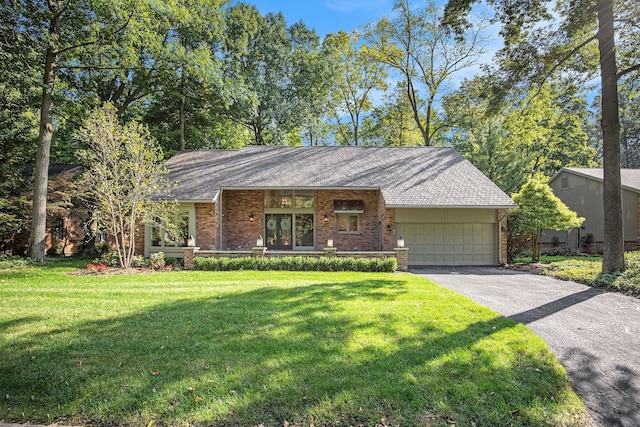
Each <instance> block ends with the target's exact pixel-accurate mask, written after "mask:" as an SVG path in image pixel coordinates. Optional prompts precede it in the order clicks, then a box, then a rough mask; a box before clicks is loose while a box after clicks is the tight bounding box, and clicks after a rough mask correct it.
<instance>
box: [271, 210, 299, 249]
mask: <svg viewBox="0 0 640 427" xmlns="http://www.w3.org/2000/svg"><path fill="white" fill-rule="evenodd" d="M265 224H266V236H267V239H266V244H267V249H274V250H291V249H293V238H292V230H291V229H292V227H293V215H291V214H267V215H266V221H265Z"/></svg>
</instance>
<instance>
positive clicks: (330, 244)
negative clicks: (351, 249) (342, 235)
mask: <svg viewBox="0 0 640 427" xmlns="http://www.w3.org/2000/svg"><path fill="white" fill-rule="evenodd" d="M327 247H328V248H332V247H333V237H331V236H329V238H328V239H327Z"/></svg>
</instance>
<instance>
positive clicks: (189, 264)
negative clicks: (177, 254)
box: [182, 246, 200, 270]
mask: <svg viewBox="0 0 640 427" xmlns="http://www.w3.org/2000/svg"><path fill="white" fill-rule="evenodd" d="M199 249H200V248H199V247H197V246H185V247H184V258H183V259H182V260H183V262H184V269H185V270H193V259H194V258H195V256H196V252H198V250H199Z"/></svg>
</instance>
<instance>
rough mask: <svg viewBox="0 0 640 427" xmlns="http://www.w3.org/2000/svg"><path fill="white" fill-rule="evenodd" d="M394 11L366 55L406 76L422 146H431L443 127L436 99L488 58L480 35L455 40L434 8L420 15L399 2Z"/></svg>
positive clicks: (470, 31) (375, 31)
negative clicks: (482, 58) (458, 77)
mask: <svg viewBox="0 0 640 427" xmlns="http://www.w3.org/2000/svg"><path fill="white" fill-rule="evenodd" d="M393 11H394V13H393V15H391V17H385V18H382V19H381V20H380V21H378V22H376V23H375V24H373V25H370V26H369V28H368V30H367V35H366V37H365V38H366V40H367V43H368V45H367V46H366V47H365V52H366V53H367V54H368V55H369V56H370V58H371V59H372V60H374V61H378V62H380V63H382V64H384V65H385V66H386V67H388V68H390V69H391V70H394V71H395V72H397V73H399V74H400V75H401V76H402V79H403V87H402V93H404V95H405V96H406V97H407V100H408V101H409V104H410V105H411V109H412V111H413V119H414V120H415V122H416V125H417V127H418V129H419V130H420V133H421V134H422V138H423V143H424V145H432V144H433V138H434V135H436V134H438V132H439V131H440V127H441V126H443V125H444V124H443V123H442V122H438V123H436V122H435V120H434V117H435V116H436V111H435V109H436V104H437V101H438V98H437V97H438V96H440V95H441V92H442V91H443V89H444V88H445V86H446V84H447V83H448V82H449V81H450V80H451V78H452V76H453V75H454V74H455V73H457V72H458V71H460V70H463V69H465V68H468V67H470V66H472V65H474V64H475V63H476V61H477V59H478V57H479V56H480V55H481V54H482V53H483V52H484V48H483V41H482V39H481V36H480V30H479V29H475V28H473V27H472V26H471V25H469V26H468V27H467V28H466V29H465V32H464V34H462V33H461V35H460V36H459V37H454V36H453V35H452V34H450V33H449V32H447V31H446V30H445V29H443V28H442V27H441V26H440V25H439V19H440V16H439V13H440V12H439V11H438V9H437V8H436V7H435V4H434V3H429V5H428V6H427V7H426V8H422V9H418V8H415V7H412V6H411V4H410V2H409V0H396V1H395V2H394V5H393Z"/></svg>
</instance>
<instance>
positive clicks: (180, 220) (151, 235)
mask: <svg viewBox="0 0 640 427" xmlns="http://www.w3.org/2000/svg"><path fill="white" fill-rule="evenodd" d="M195 218H196V214H195V207H194V205H193V204H190V203H183V204H181V205H180V207H179V208H178V211H177V212H175V213H173V214H171V215H170V216H169V219H170V221H171V222H173V224H174V226H175V227H176V231H177V232H176V235H171V234H169V232H167V231H166V230H165V229H163V228H162V227H161V226H160V225H159V224H158V225H157V226H153V225H148V226H147V227H146V231H145V240H146V243H145V255H146V256H149V255H150V254H151V253H153V252H160V251H162V252H164V253H165V254H167V255H170V256H175V257H181V256H182V255H183V253H184V252H183V249H182V248H183V247H184V246H187V240H188V239H189V236H195V234H196V219H195ZM195 238H196V243H197V238H198V237H197V236H195Z"/></svg>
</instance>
